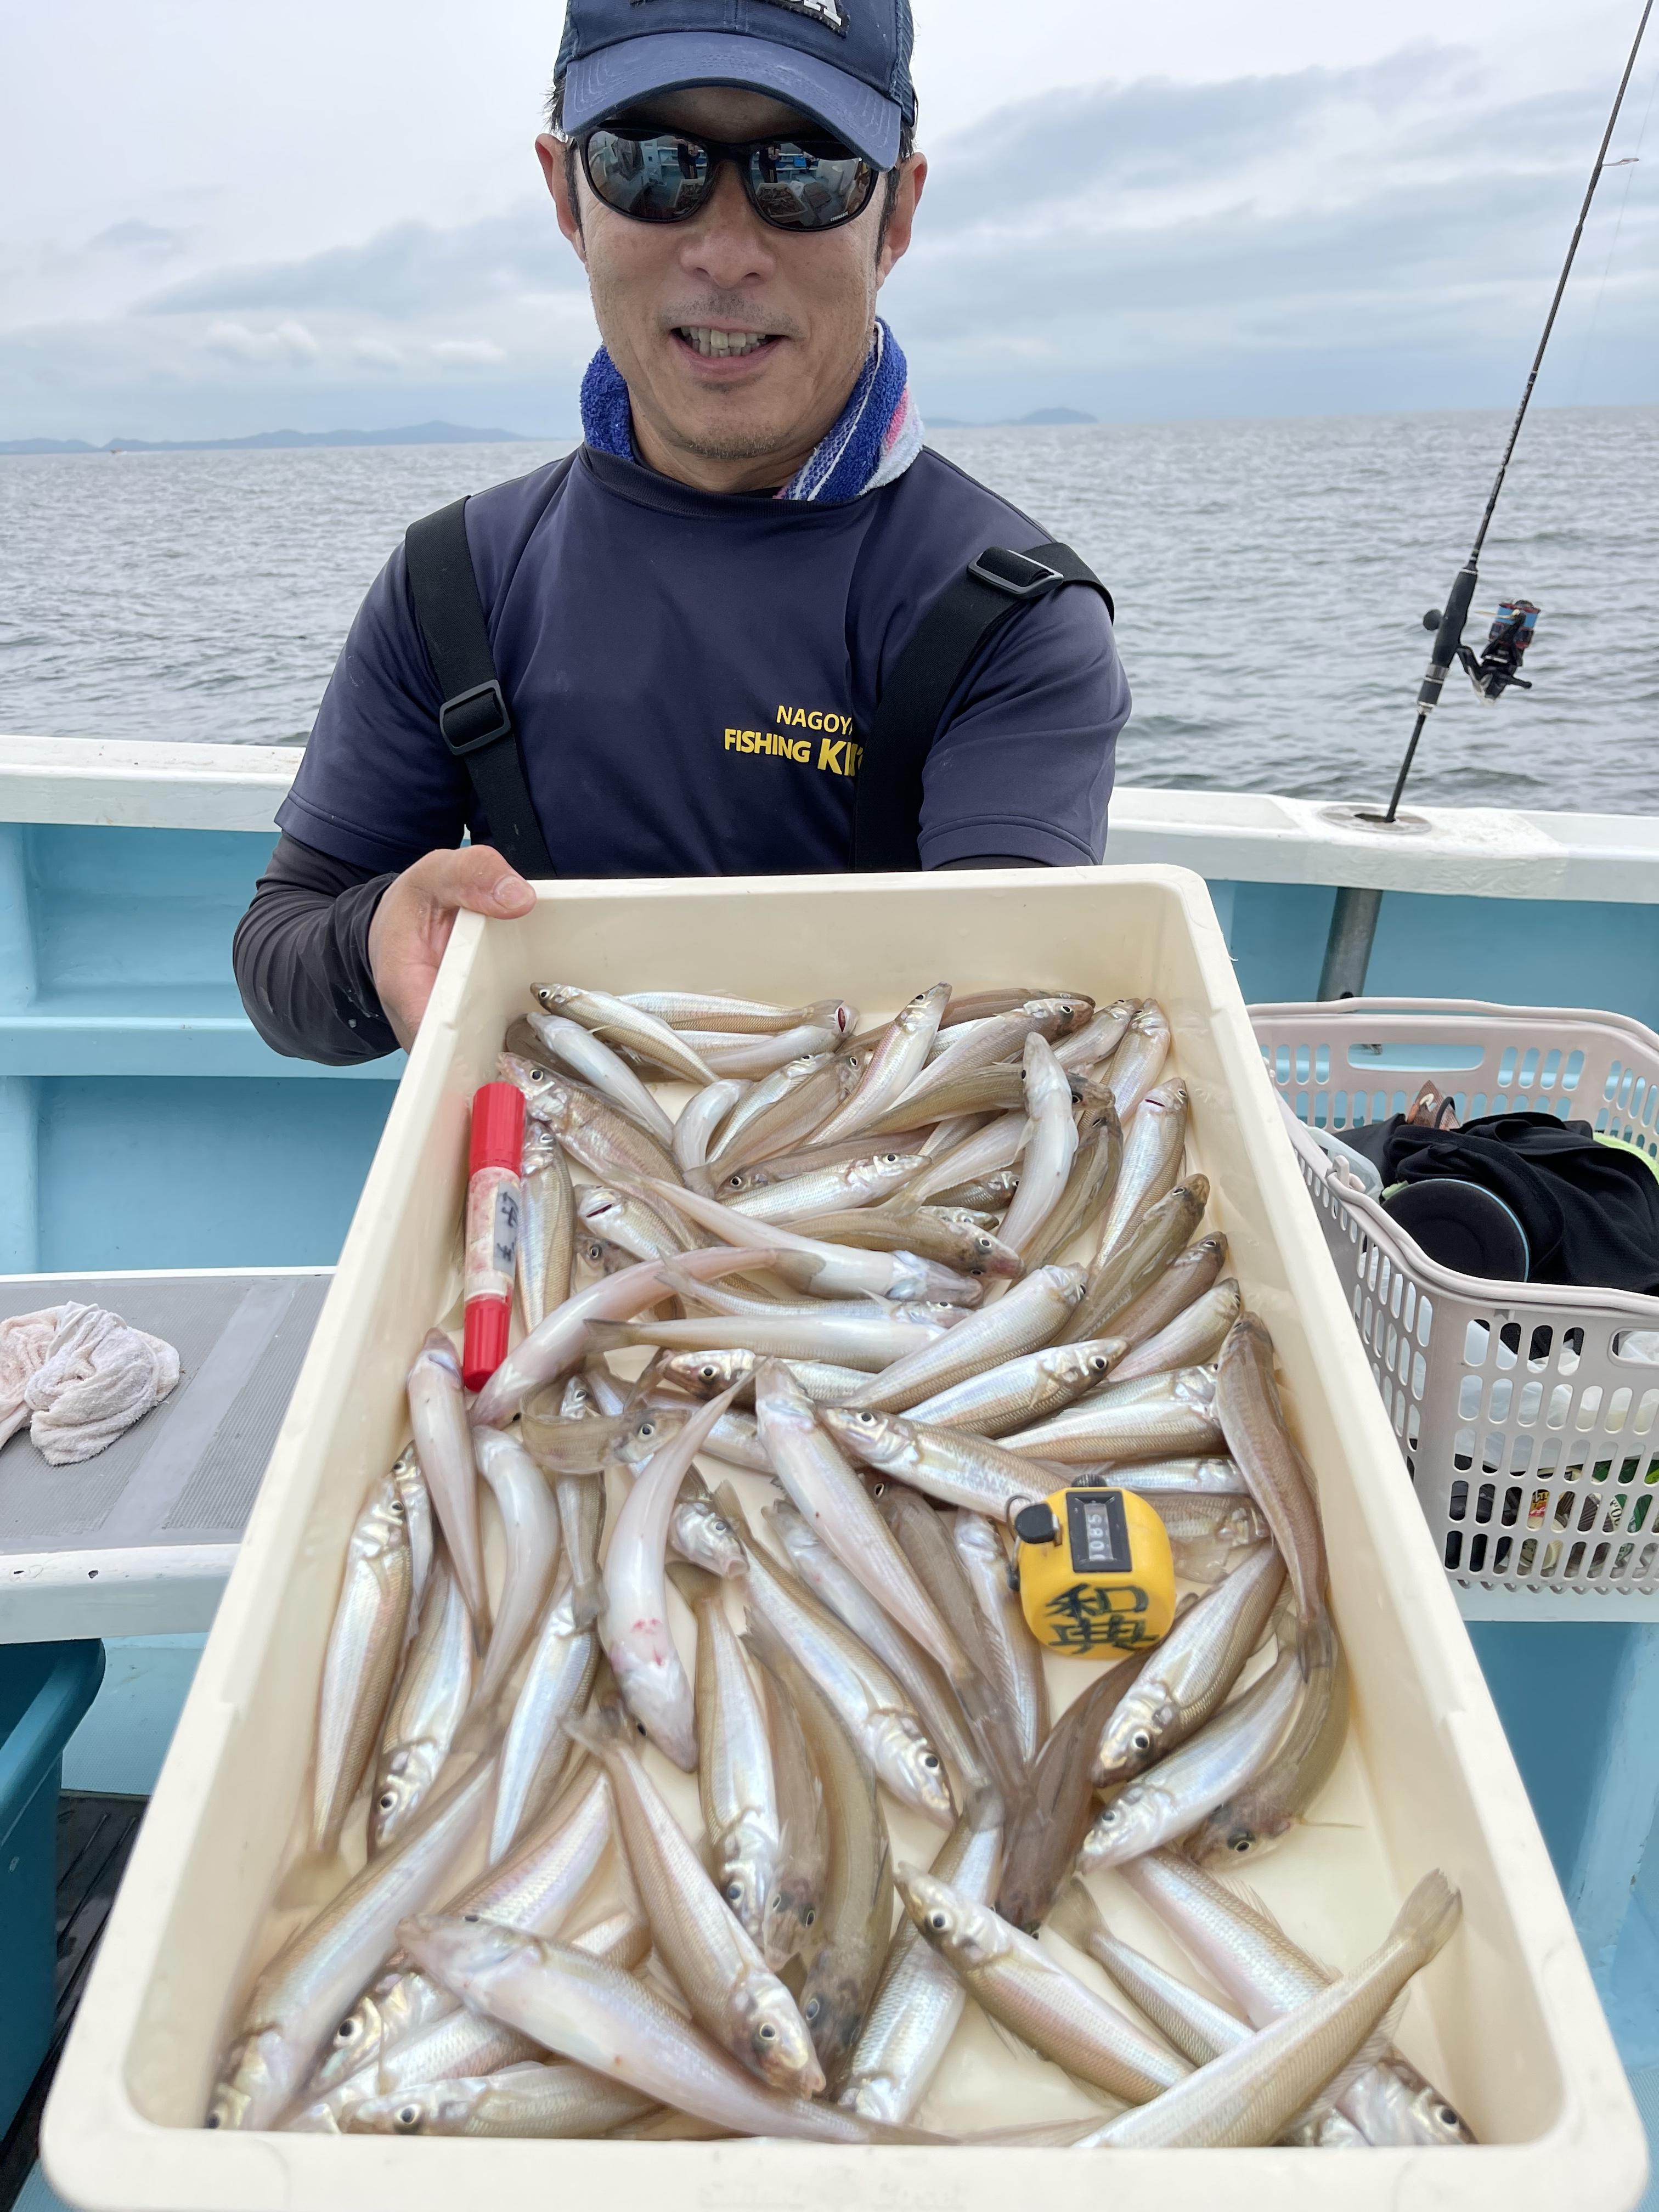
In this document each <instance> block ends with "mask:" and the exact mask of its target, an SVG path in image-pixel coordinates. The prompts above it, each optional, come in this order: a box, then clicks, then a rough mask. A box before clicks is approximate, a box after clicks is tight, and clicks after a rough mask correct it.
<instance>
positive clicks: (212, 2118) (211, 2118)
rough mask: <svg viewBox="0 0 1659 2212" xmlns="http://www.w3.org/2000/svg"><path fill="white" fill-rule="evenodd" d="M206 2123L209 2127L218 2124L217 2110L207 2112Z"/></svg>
mask: <svg viewBox="0 0 1659 2212" xmlns="http://www.w3.org/2000/svg"><path fill="white" fill-rule="evenodd" d="M207 2124H208V2125H209V2127H210V2128H216V2127H217V2126H218V2125H219V2124H220V2122H219V2115H218V2114H217V2112H210V2113H209V2114H208V2116H207Z"/></svg>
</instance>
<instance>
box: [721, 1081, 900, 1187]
mask: <svg viewBox="0 0 1659 2212" xmlns="http://www.w3.org/2000/svg"><path fill="white" fill-rule="evenodd" d="M867 1060H868V1055H867V1054H854V1053H827V1052H823V1053H810V1054H807V1055H806V1056H805V1058H804V1059H800V1060H790V1061H789V1062H788V1063H787V1065H786V1066H782V1067H781V1068H779V1069H778V1070H777V1072H776V1073H775V1074H772V1075H769V1076H767V1077H766V1078H765V1079H764V1080H763V1082H760V1083H757V1084H756V1085H754V1086H753V1087H752V1089H751V1090H750V1091H749V1092H748V1093H747V1095H746V1096H745V1097H743V1098H742V1099H740V1100H739V1101H738V1104H737V1105H736V1106H734V1107H733V1108H732V1113H731V1115H730V1117H729V1119H728V1120H727V1121H726V1124H725V1126H724V1127H723V1128H722V1129H721V1131H720V1136H719V1138H718V1139H717V1140H716V1141H715V1143H714V1145H713V1146H712V1147H711V1148H710V1151H709V1153H708V1167H709V1169H710V1170H711V1171H714V1170H720V1169H722V1168H725V1167H726V1166H727V1165H728V1164H729V1165H732V1166H736V1165H738V1164H740V1163H743V1162H746V1161H751V1160H763V1159H770V1158H773V1157H774V1155H775V1154H776V1153H779V1152H793V1150H795V1149H796V1147H798V1146H801V1145H804V1144H805V1143H806V1141H807V1140H808V1139H809V1138H811V1136H813V1135H814V1134H815V1133H816V1132H817V1128H818V1126H819V1124H820V1123H821V1122H823V1121H828V1120H829V1116H830V1115H831V1114H833V1113H834V1112H835V1110H836V1107H837V1106H838V1105H839V1104H840V1103H841V1101H842V1099H843V1098H844V1097H846V1096H847V1093H848V1090H849V1089H850V1088H851V1087H852V1085H853V1084H854V1083H856V1082H857V1080H858V1079H859V1076H860V1073H862V1072H863V1069H864V1067H865V1066H866V1064H867Z"/></svg>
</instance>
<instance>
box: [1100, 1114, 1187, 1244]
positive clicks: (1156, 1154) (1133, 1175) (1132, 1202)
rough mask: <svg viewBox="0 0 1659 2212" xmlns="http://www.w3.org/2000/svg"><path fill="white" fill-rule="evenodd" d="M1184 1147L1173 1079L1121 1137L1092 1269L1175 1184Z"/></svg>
mask: <svg viewBox="0 0 1659 2212" xmlns="http://www.w3.org/2000/svg"><path fill="white" fill-rule="evenodd" d="M1186 1145H1187V1086H1186V1085H1185V1084H1184V1083H1182V1081H1181V1080H1180V1079H1179V1078H1177V1079H1176V1080H1175V1081H1174V1082H1172V1083H1164V1084H1160V1085H1158V1088H1157V1089H1156V1090H1153V1091H1148V1092H1147V1094H1146V1097H1145V1098H1144V1099H1143V1100H1142V1101H1141V1103H1140V1104H1139V1106H1138V1107H1137V1108H1136V1109H1135V1110H1134V1113H1133V1115H1132V1116H1131V1117H1130V1119H1129V1121H1128V1122H1127V1126H1126V1127H1125V1129H1124V1132H1123V1159H1122V1164H1121V1167H1120V1168H1119V1170H1118V1177H1117V1182H1116V1186H1115V1188H1114V1190H1113V1192H1112V1202H1111V1204H1110V1206H1109V1207H1108V1208H1107V1211H1106V1218H1105V1220H1104V1222H1103V1224H1102V1225H1101V1231H1100V1243H1099V1244H1098V1246H1097V1249H1096V1252H1095V1265H1096V1266H1097V1267H1101V1266H1103V1265H1104V1263H1105V1262H1106V1261H1108V1260H1109V1259H1110V1258H1111V1256H1112V1254H1113V1253H1114V1252H1115V1250H1116V1249H1117V1248H1118V1246H1119V1245H1120V1244H1121V1243H1122V1241H1123V1239H1124V1237H1126V1236H1127V1233H1128V1231H1129V1227H1130V1225H1131V1224H1132V1223H1133V1222H1135V1221H1137V1220H1139V1218H1140V1216H1141V1215H1142V1214H1144V1213H1145V1212H1146V1211H1147V1209H1148V1208H1149V1207H1151V1206H1155V1205H1156V1204H1157V1202H1158V1200H1159V1199H1160V1198H1162V1197H1163V1196H1164V1193H1165V1192H1166V1191H1170V1190H1172V1189H1173V1188H1175V1185H1176V1182H1177V1181H1178V1180H1179V1178H1180V1175H1181V1164H1182V1158H1184V1156H1185V1152H1186Z"/></svg>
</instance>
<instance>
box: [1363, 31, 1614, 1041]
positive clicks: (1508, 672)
mask: <svg viewBox="0 0 1659 2212" xmlns="http://www.w3.org/2000/svg"><path fill="white" fill-rule="evenodd" d="M1652 13H1653V0H1644V6H1643V9H1642V18H1641V21H1639V22H1638V25H1637V27H1636V36H1635V38H1634V39H1633V40H1632V42H1631V50H1630V53H1629V55H1628V57H1627V58H1626V63H1625V70H1624V74H1623V76H1621V77H1620V80H1619V89H1618V91H1617V92H1616V93H1615V94H1613V109H1612V112H1611V113H1610V114H1609V115H1608V117H1607V129H1606V130H1605V131H1603V132H1602V133H1601V145H1600V146H1599V147H1598V148H1597V149H1596V155H1595V162H1594V164H1593V166H1592V167H1591V169H1590V175H1589V185H1587V186H1586V188H1585V191H1584V198H1583V205H1582V206H1581V207H1580V209H1579V210H1578V220H1577V222H1576V223H1575V224H1574V225H1573V231H1572V238H1571V242H1570V243H1569V245H1568V246H1567V257H1566V259H1565V261H1564V262H1563V263H1562V264H1561V273H1560V275H1559V276H1558V277H1557V279H1556V283H1555V292H1554V295H1553V298H1552V299H1551V301H1550V307H1549V313H1548V314H1547V315H1546V317H1545V318H1544V328H1543V332H1542V335H1541V337H1540V338H1539V341H1538V349H1537V351H1536V352H1535V353H1534V356H1533V357H1532V367H1531V368H1530V369H1528V372H1527V380H1526V384H1525V386H1523V388H1522V393H1521V404H1520V405H1519V406H1518V407H1517V408H1516V410H1515V420H1514V422H1512V423H1511V424H1510V435H1509V438H1508V440H1507V441H1506V443H1505V445H1504V454H1503V459H1501V460H1500V461H1499V462H1498V474H1497V475H1496V477H1494V478H1493V479H1492V489H1491V491H1490V492H1489V493H1488V494H1487V495H1486V507H1485V510H1484V511H1483V513H1482V514H1481V517H1480V527H1479V529H1478V530H1477V531H1476V532H1475V533H1474V546H1473V548H1472V549H1471V550H1470V553H1469V557H1468V560H1467V561H1466V562H1464V563H1463V566H1462V568H1460V569H1459V570H1458V572H1457V574H1456V576H1455V578H1454V579H1453V581H1452V587H1451V590H1450V592H1449V593H1448V594H1447V598H1446V604H1445V606H1444V608H1443V609H1442V608H1438V607H1435V608H1431V610H1430V611H1429V612H1428V613H1427V614H1425V616H1424V617H1423V627H1424V629H1429V630H1432V631H1433V632H1434V643H1433V645H1432V646H1431V647H1430V649H1429V665H1428V668H1427V671H1426V672H1425V675H1424V678H1423V681H1422V684H1421V685H1420V686H1419V690H1418V694H1417V719H1416V720H1415V722H1414V723H1413V726H1412V734H1411V741H1410V743H1409V744H1407V747H1406V755H1405V758H1404V759H1403V760H1402V761H1401V763H1400V773H1399V775H1397V776H1396V777H1395V782H1394V790H1393V793H1392V794H1391V795H1390V797H1389V804H1388V808H1387V811H1385V812H1384V813H1383V814H1381V815H1377V814H1373V813H1364V814H1362V815H1361V817H1360V818H1361V819H1362V820H1364V822H1366V823H1369V824H1370V826H1371V827H1373V828H1376V829H1392V828H1393V827H1394V826H1395V823H1397V821H1398V819H1399V814H1400V802H1401V799H1402V798H1403V797H1404V795H1405V790H1406V784H1407V779H1408V778H1409V776H1410V775H1411V772H1412V768H1413V763H1415V761H1416V759H1417V748H1418V746H1419V744H1420V743H1421V742H1422V737H1423V732H1424V729H1425V726H1427V723H1428V719H1429V716H1430V715H1431V714H1432V713H1433V712H1434V710H1435V708H1437V706H1438V705H1439V703H1440V695H1441V693H1442V691H1443V689H1444V688H1445V682H1446V678H1447V677H1448V676H1449V674H1450V673H1451V671H1452V668H1453V665H1460V666H1462V669H1463V670H1464V671H1465V672H1466V673H1467V674H1468V678H1469V680H1470V682H1471V683H1472V684H1474V688H1475V690H1476V692H1477V693H1478V694H1479V695H1480V697H1481V698H1482V699H1485V700H1493V699H1498V698H1501V697H1502V696H1503V695H1504V692H1505V691H1506V690H1508V689H1509V687H1510V685H1511V684H1516V685H1518V686H1519V688H1520V689H1521V690H1523V691H1529V690H1531V689H1532V686H1531V684H1529V683H1528V680H1527V679H1526V678H1524V677H1523V676H1522V674H1521V672H1520V671H1521V663H1522V655H1523V654H1524V653H1525V652H1526V650H1527V647H1528V646H1529V645H1530V644H1531V642H1532V640H1533V634H1534V630H1535V629H1536V628H1537V625H1538V617H1539V612H1540V610H1539V609H1538V608H1537V607H1536V606H1534V605H1533V603H1532V601H1531V600H1530V599H1505V600H1504V601H1502V602H1501V604H1500V605H1499V606H1498V611H1497V614H1496V616H1495V617H1494V618H1493V621H1492V628H1491V629H1490V630H1489V631H1488V632H1487V635H1486V649H1485V651H1484V652H1482V653H1478V654H1477V653H1475V652H1474V649H1473V647H1470V646H1468V645H1465V643H1464V642H1463V632H1464V629H1465V628H1466V627H1467V625H1468V619H1469V609H1470V607H1471V605H1473V603H1474V592H1475V586H1476V584H1477V582H1478V580H1479V577H1480V555H1481V551H1482V549H1483V548H1484V547H1485V545H1486V532H1487V531H1488V530H1489V529H1490V528H1491V527H1492V516H1493V514H1494V513H1495V512H1496V511H1497V507H1498V497H1499V495H1500V494H1501V493H1502V491H1503V489H1504V477H1506V475H1507V474H1508V473H1509V465H1510V460H1511V459H1512V458H1513V457H1514V453H1515V448H1516V441H1518V439H1519V438H1520V435H1521V426H1522V423H1523V422H1525V421H1526V419H1527V410H1528V407H1530V406H1531V404H1532V395H1533V392H1534V387H1535V386H1536V385H1537V382H1538V372H1539V370H1540V369H1541V368H1542V366H1543V362H1544V356H1545V354H1546V353H1547V350H1548V349H1549V342H1550V337H1551V335H1552V333H1553V331H1554V329H1555V319H1556V316H1557V314H1558V313H1559V311H1560V307H1561V301H1562V297H1563V295H1565V291H1566V289H1567V279H1568V277H1569V276H1571V274H1572V264H1573V262H1574V260H1575V259H1576V258H1577V253H1578V244H1579V240H1581V239H1582V238H1583V234H1584V225H1585V222H1587V221H1588V219H1589V211H1590V203H1591V202H1592V201H1593V200H1594V199H1595V188H1596V186H1597V185H1599V184H1600V183H1601V177H1602V173H1603V172H1604V171H1605V170H1607V169H1608V168H1623V167H1626V165H1627V163H1626V161H1614V162H1609V161H1608V160H1607V149H1608V147H1609V146H1610V145H1611V144H1612V143H1613V130H1614V127H1615V126H1616V125H1617V124H1618V121H1619V112H1620V109H1621V108H1622V107H1623V106H1624V104H1625V94H1626V91H1627V90H1628V89H1629V87H1630V81H1631V78H1632V75H1633V74H1634V72H1635V69H1636V60H1637V56H1638V54H1639V53H1640V52H1641V50H1642V40H1643V39H1644V36H1645V34H1646V32H1647V27H1648V18H1649V17H1650V15H1652ZM1627 158H1628V157H1627ZM1382 896H1383V895H1382V893H1381V891H1380V890H1358V889H1353V888H1344V889H1342V890H1339V891H1338V893H1337V902H1336V912H1335V914H1334V916H1333V918H1332V922H1331V933H1330V938H1329V940H1328V944H1327V945H1326V948H1325V968H1324V973H1323V974H1322V976H1321V978H1320V984H1319V995H1320V997H1321V998H1322V999H1335V998H1352V997H1353V996H1355V995H1356V994H1357V993H1358V991H1360V990H1361V989H1363V987H1364V981H1365V970H1366V968H1367V966H1368V965H1369V964H1370V951H1371V941H1372V939H1373V938H1374V937H1375V935H1376V915H1377V908H1378V907H1379V906H1380V904H1381V902H1382Z"/></svg>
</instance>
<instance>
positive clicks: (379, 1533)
mask: <svg viewBox="0 0 1659 2212" xmlns="http://www.w3.org/2000/svg"><path fill="white" fill-rule="evenodd" d="M413 1582H414V1564H413V1560H412V1558H411V1556H410V1542H409V1525H408V1518H407V1515H406V1512H405V1510H404V1498H403V1492H402V1491H401V1490H400V1489H399V1487H398V1483H397V1480H396V1479H395V1478H394V1477H393V1476H392V1475H390V1474H388V1475H387V1476H386V1478H385V1479H384V1480H382V1481H380V1482H377V1483H376V1484H375V1486H374V1489H373V1490H372V1491H371V1492H369V1497H368V1504H367V1505H366V1506H365V1507H364V1508H363V1510H362V1513H361V1514H360V1515H359V1516H358V1520H357V1525H356V1528H354V1529H353V1530H352V1532H351V1540H350V1542H349V1544H348V1546H347V1547H346V1564H345V1578H344V1581H343V1584H342V1587H341V1590H340V1596H339V1601H338V1603H337V1605H336V1607H335V1610H334V1622H333V1626H332V1627H331V1629H330V1631H329V1637H328V1649H327V1652H326V1654H325V1657H324V1660H323V1682H322V1689H321V1692H320V1694H319V1699H318V1707H317V1751H316V1760H315V1768H316V1771H315V1776H314V1780H313V1802H312V1814H311V1848H312V1850H313V1851H315V1852H317V1853H319V1855H320V1856H323V1857H328V1856H330V1855H331V1853H332V1852H333V1851H334V1850H336V1849H337V1846H338V1844H339V1840H340V1831H341V1829H342V1828H343V1826H344V1825H345V1817H346V1814H348V1812H349V1810H350V1809H351V1805H352V1802H353V1800H354V1799H355V1798H356V1795H357V1791H358V1788H359V1786H360V1785H361V1784H362V1778H363V1774H364V1771H365V1770H366V1768H367V1767H368V1762H369V1758H370V1755H371V1754H372V1753H373V1752H374V1747H375V1743H376V1741H378V1739H379V1736H380V1725H381V1723H382V1722H383V1721H384V1719H385V1717H386V1704H387V1701H388V1700H389V1699H390V1698H391V1695H392V1684H393V1681H394V1680H395V1679H396V1676H397V1672H398V1662H399V1660H400V1659H401V1658H402V1657H403V1654H404V1644H405V1643H406V1641H407V1640H408V1626H409V1607H410V1589H411V1587H412V1585H413Z"/></svg>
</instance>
